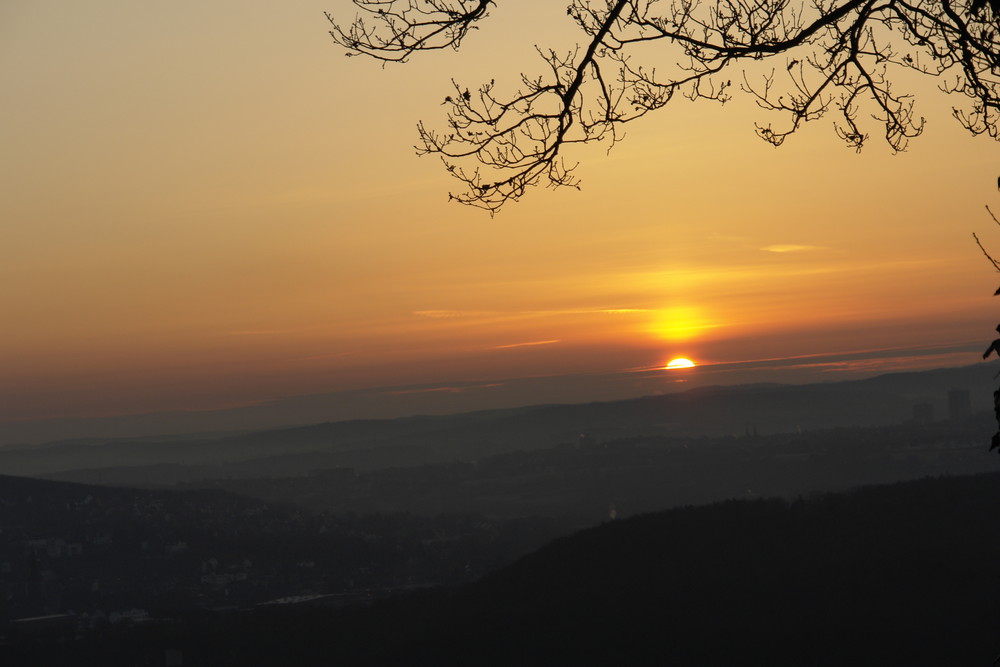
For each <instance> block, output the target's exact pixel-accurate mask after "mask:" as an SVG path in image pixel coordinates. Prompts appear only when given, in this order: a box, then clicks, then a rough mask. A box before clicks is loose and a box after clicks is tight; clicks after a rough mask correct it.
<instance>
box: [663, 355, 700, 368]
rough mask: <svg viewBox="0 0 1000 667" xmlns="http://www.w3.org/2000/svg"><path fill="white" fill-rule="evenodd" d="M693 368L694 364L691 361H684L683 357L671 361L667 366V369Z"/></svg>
mask: <svg viewBox="0 0 1000 667" xmlns="http://www.w3.org/2000/svg"><path fill="white" fill-rule="evenodd" d="M693 367H694V362H693V361H691V360H690V359H684V358H683V357H680V358H678V359H671V360H670V363H669V364H667V368H668V369H673V368H693Z"/></svg>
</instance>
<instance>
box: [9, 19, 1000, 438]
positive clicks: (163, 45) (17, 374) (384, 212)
mask: <svg viewBox="0 0 1000 667" xmlns="http://www.w3.org/2000/svg"><path fill="white" fill-rule="evenodd" d="M501 4H502V7H501V8H500V9H497V10H495V11H494V15H495V20H493V21H489V22H487V23H484V24H483V29H482V30H480V31H478V32H477V33H473V34H472V35H471V36H470V38H469V39H468V41H467V45H466V48H465V49H464V50H463V55H462V56H461V57H457V56H456V55H455V54H454V53H451V52H443V53H435V54H428V55H426V56H425V57H423V58H418V59H415V60H414V61H413V62H412V63H410V64H409V65H406V66H402V67H399V66H396V67H393V66H390V67H387V68H385V69H382V68H380V67H379V66H378V65H377V64H375V63H372V62H367V61H364V60H362V59H359V58H345V57H344V55H343V50H342V49H341V48H339V47H336V46H334V45H333V44H332V43H331V40H330V38H329V36H328V35H327V33H326V30H327V28H328V25H327V24H326V21H325V19H324V17H323V11H324V10H329V11H331V12H334V13H335V14H338V15H341V16H344V17H350V16H351V15H353V9H352V7H350V6H349V5H348V3H346V2H345V1H344V0H326V1H325V2H315V1H311V0H310V1H307V0H291V1H289V2H281V3H275V2H263V1H261V0H240V1H239V2H237V1H235V0H225V1H223V0H220V1H218V2H211V3H194V2H180V3H171V4H168V5H163V4H155V5H154V4H149V3H135V2H125V1H123V0H119V1H117V2H115V1H108V0H97V1H95V2H89V3H80V2H70V1H69V0H57V1H53V2H44V3H42V2H33V1H28V0H8V1H7V2H4V3H3V4H2V5H0V89H2V90H3V94H4V103H3V104H2V105H0V144H2V145H3V147H4V149H3V153H2V156H0V232H2V239H3V240H2V242H0V272H2V282H0V312H2V313H3V326H2V327H0V383H2V384H0V410H2V412H0V421H22V420H32V419H42V418H50V417H88V416H102V415H115V414H128V413H139V412H153V411H164V410H210V409H218V408H225V407H232V406H239V405H247V404H253V403H256V402H260V401H266V400H271V399H274V398H277V397H282V396H294V395H303V394H316V393H324V392H334V391H345V390H358V389H365V388H372V387H393V386H396V387H398V386H417V387H420V386H432V387H433V388H437V387H438V386H439V385H441V383H463V382H464V383H470V382H473V383H490V382H494V381H500V380H503V379H507V378H530V377H546V376H548V377H552V376H562V375H567V376H570V377H568V378H567V380H566V382H567V383H568V384H567V385H566V386H567V387H569V386H571V385H572V384H573V383H574V379H573V376H581V375H602V374H611V375H614V374H620V375H621V377H624V378H627V377H628V373H629V372H631V371H637V370H638V371H645V370H648V369H650V368H653V367H656V366H658V365H663V364H665V363H666V362H667V361H668V360H669V359H671V358H674V357H678V356H683V357H689V358H691V359H693V360H695V361H696V362H697V363H698V364H699V368H696V369H692V370H691V371H683V372H686V373H688V376H686V377H685V378H684V379H686V380H689V381H694V380H696V379H697V378H699V377H701V378H703V380H704V381H712V382H727V381H739V382H749V381H766V380H771V379H782V380H792V381H795V380H799V381H803V382H804V381H815V380H817V379H841V378H846V377H854V376H856V375H859V374H865V375H870V374H874V373H877V372H882V371H886V370H898V369H906V368H924V367H932V366H941V365H951V364H964V363H974V362H975V360H976V358H977V351H979V350H981V349H982V348H983V347H985V343H986V342H987V341H988V339H989V338H990V337H991V333H992V328H993V323H994V320H995V319H996V317H995V315H994V314H992V313H991V308H992V306H993V305H994V304H993V303H992V302H991V301H990V295H991V294H992V292H993V289H994V288H995V287H996V285H995V284H994V283H995V282H996V278H995V276H994V275H993V273H991V267H990V266H989V265H988V264H987V263H986V262H985V261H984V259H983V258H982V256H981V255H980V254H979V250H978V249H977V248H976V247H975V245H974V244H973V241H972V238H971V232H972V231H980V232H982V236H983V237H984V239H985V241H986V242H987V244H989V243H991V242H993V243H994V247H995V248H1000V229H997V228H995V227H994V226H993V222H992V221H991V220H990V219H989V217H988V216H987V214H986V212H985V211H984V208H983V206H984V204H990V203H995V202H996V199H997V197H996V194H995V190H994V188H995V183H996V175H997V174H996V169H997V161H996V156H997V155H998V149H1000V146H998V145H997V144H996V143H995V142H993V141H992V140H990V139H987V138H972V137H969V136H967V135H966V134H965V133H963V131H962V130H961V129H960V128H959V127H958V126H957V124H956V123H955V122H954V121H953V120H952V119H951V118H950V111H949V105H950V104H951V103H953V102H957V100H950V99H948V98H947V97H945V96H944V95H942V94H940V93H938V92H937V91H936V90H935V88H934V85H935V84H934V82H918V84H917V88H916V90H917V92H918V105H919V113H920V114H921V115H924V116H926V117H927V118H928V123H927V130H926V133H925V136H923V137H922V138H920V139H918V140H916V141H914V142H913V144H912V145H911V148H910V150H909V151H907V152H906V153H903V154H900V155H891V154H890V151H889V149H888V148H887V147H886V146H885V145H884V144H882V143H880V142H879V138H878V136H877V135H878V129H877V128H872V129H873V132H872V133H873V136H872V138H871V140H870V144H869V145H868V147H867V148H866V149H865V151H864V152H863V153H861V154H860V155H858V154H855V153H854V152H853V151H851V150H848V149H847V148H845V147H843V146H842V145H840V144H839V143H838V140H837V139H836V137H835V136H834V134H833V128H832V120H831V119H824V120H821V121H819V122H816V123H812V124H811V125H810V126H807V127H806V128H805V130H804V131H802V132H801V134H799V135H796V136H793V137H792V138H791V139H789V140H788V141H787V142H786V145H785V146H784V147H782V148H781V149H774V148H772V147H771V146H769V145H767V144H765V143H764V142H762V141H761V140H760V139H758V138H757V137H756V136H755V135H754V133H753V122H754V120H764V121H773V122H775V123H780V122H782V120H783V119H780V118H768V117H766V114H765V112H763V111H760V110H758V109H756V108H755V107H754V106H753V105H752V104H750V103H749V102H747V101H746V100H741V99H737V100H735V101H733V102H732V103H730V104H727V105H726V106H725V107H717V106H713V105H711V104H708V103H699V104H692V103H689V102H687V101H686V100H678V101H676V102H673V103H671V105H669V106H668V107H667V108H666V109H664V110H663V111H661V112H659V113H657V114H655V115H653V116H651V117H649V118H648V119H645V120H643V121H642V122H639V123H636V124H634V125H633V126H631V127H630V128H629V132H628V137H627V138H626V140H625V142H624V143H622V144H621V145H619V146H618V147H616V148H615V149H614V150H613V151H612V152H611V153H610V154H606V153H605V151H604V150H603V149H602V148H600V147H594V148H591V149H581V150H578V151H576V152H574V153H572V154H571V158H574V159H576V158H578V159H580V160H581V162H582V164H581V168H580V172H579V174H580V176H581V177H582V179H583V189H582V191H579V192H578V191H575V190H562V191H551V190H545V189H536V190H535V191H532V192H530V193H529V196H528V197H526V198H525V200H524V201H523V202H521V203H519V204H517V205H513V206H510V207H509V208H508V209H506V210H504V211H502V212H501V214H500V215H499V216H497V217H496V218H495V219H490V218H489V217H488V216H487V215H485V214H484V213H482V212H480V211H477V210H472V209H468V208H463V207H460V206H458V205H455V204H449V203H448V201H447V192H448V190H449V188H452V187H454V186H453V184H452V183H451V182H450V180H449V178H448V177H447V175H446V174H445V172H444V170H443V169H442V168H441V165H440V163H439V162H437V161H436V160H434V159H418V158H417V157H415V155H414V152H413V150H412V145H413V143H414V141H415V138H416V135H415V131H414V127H415V123H416V122H417V120H420V119H425V120H426V121H427V122H428V123H429V124H431V125H438V126H440V124H441V120H442V118H443V113H444V109H445V108H444V107H443V106H442V104H441V103H442V101H443V99H444V97H445V95H447V94H448V93H449V76H454V77H455V78H456V79H457V80H458V81H460V82H462V83H463V85H466V84H467V85H469V86H471V87H475V86H476V85H477V84H479V83H480V82H482V81H485V80H489V79H491V78H495V79H496V80H497V81H498V83H504V82H511V83H513V82H514V81H515V78H516V77H517V75H518V72H519V71H521V70H525V71H531V72H534V71H539V72H540V71H541V69H540V65H539V61H538V58H537V56H536V55H535V54H534V51H533V49H532V45H533V44H535V43H539V44H544V45H552V46H555V47H559V48H564V47H568V46H570V45H571V44H572V40H573V39H574V34H573V32H572V29H571V26H569V24H568V19H567V17H566V16H565V8H564V7H563V5H562V4H561V3H558V2H556V3H532V2H528V1H527V0H524V1H521V0H518V1H515V2H504V3H501ZM525 16H527V17H529V19H528V20H525V19H524V17H525ZM534 19H537V20H538V22H539V23H538V24H537V25H533V24H532V20H534ZM553 25H555V26H561V29H563V30H562V31H561V32H560V30H559V29H554V28H553ZM779 367H780V369H781V370H782V374H781V375H780V376H779V375H776V374H775V369H776V368H779ZM713 368H715V369H718V372H716V373H714V374H712V373H711V372H709V371H711V369H713ZM723 371H726V372H723ZM730 371H731V372H730ZM737 371H738V372H737ZM793 371H794V372H793ZM671 373H674V372H671ZM699 373H701V375H699ZM796 373H797V374H796ZM640 375H642V377H643V378H645V380H644V382H643V383H642V385H641V386H639V385H636V386H635V387H634V388H633V389H629V386H630V385H629V384H628V382H623V383H621V388H620V392H621V394H622V395H625V394H628V393H629V392H630V391H635V392H646V393H648V392H649V391H650V390H651V389H652V390H658V389H657V387H656V386H655V382H654V383H653V384H650V381H649V377H648V373H640ZM662 377H663V381H662V382H663V386H662V387H661V388H660V389H662V390H668V389H670V388H671V387H672V386H674V385H676V380H677V379H678V377H677V376H676V375H671V374H670V373H666V372H664V373H663V375H662ZM557 384H558V383H557ZM546 386H548V387H550V389H551V387H552V386H553V385H552V383H548V384H547V385H546ZM566 396H567V397H569V396H572V397H573V398H577V397H576V396H575V395H572V394H571V393H570V392H569V391H567V393H566ZM540 398H544V399H545V400H552V399H558V398H559V392H558V391H553V392H550V394H549V395H547V396H545V397H539V396H533V395H530V394H528V393H526V394H525V395H524V396H523V397H518V400H519V401H520V402H521V403H524V404H528V403H532V402H534V401H536V400H539V399H540ZM372 400H373V401H377V395H375V398H373V399H372ZM472 407H474V406H472ZM481 407H485V406H481ZM394 409H395V410H397V411H398V412H406V406H405V405H404V406H402V407H400V406H399V405H398V404H396V407H395V408H394ZM421 409H433V406H430V407H428V406H427V405H423V404H422V405H421ZM361 412H364V410H361ZM367 412H370V413H372V414H377V413H378V408H377V405H374V404H373V405H372V406H371V407H370V409H369V410H367Z"/></svg>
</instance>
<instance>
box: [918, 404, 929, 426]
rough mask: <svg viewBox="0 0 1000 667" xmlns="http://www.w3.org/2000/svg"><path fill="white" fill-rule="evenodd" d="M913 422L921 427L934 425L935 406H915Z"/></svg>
mask: <svg viewBox="0 0 1000 667" xmlns="http://www.w3.org/2000/svg"><path fill="white" fill-rule="evenodd" d="M913 421H914V423H916V424H920V425H921V426H926V425H927V424H933V423H934V406H933V405H931V404H930V403H917V404H916V405H914V406H913Z"/></svg>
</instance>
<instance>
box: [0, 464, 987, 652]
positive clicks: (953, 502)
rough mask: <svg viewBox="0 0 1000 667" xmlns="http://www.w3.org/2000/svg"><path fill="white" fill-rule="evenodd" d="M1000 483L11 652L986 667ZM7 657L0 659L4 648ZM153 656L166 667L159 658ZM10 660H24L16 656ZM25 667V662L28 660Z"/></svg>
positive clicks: (763, 515)
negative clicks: (355, 601) (429, 587)
mask: <svg viewBox="0 0 1000 667" xmlns="http://www.w3.org/2000/svg"><path fill="white" fill-rule="evenodd" d="M998 505H1000V474H989V475H981V476H976V477H966V478H942V479H928V480H923V481H918V482H908V483H900V484H895V485H891V486H885V487H876V488H868V489H864V490H861V491H857V492H854V493H849V494H841V495H830V496H822V497H815V498H809V499H805V500H798V501H795V502H784V501H777V500H758V501H739V502H737V501H730V502H725V503H720V504H715V505H711V506H706V507H694V508H683V509H677V510H672V511H668V512H662V513H657V514H648V515H641V516H636V517H634V518H631V519H627V520H622V521H617V522H610V523H606V524H604V525H602V526H599V527H596V528H593V529H590V530H586V531H583V532H581V533H578V534H576V535H573V536H571V537H566V538H562V539H559V540H556V541H555V542H552V543H551V544H549V545H548V546H547V547H545V548H543V549H541V550H539V551H537V552H535V553H534V554H532V555H530V556H527V557H524V558H522V559H521V560H519V561H518V562H517V563H515V564H514V565H512V566H510V567H508V568H506V569H503V570H501V571H498V572H496V573H495V574H492V575H489V576H487V577H485V578H483V579H481V580H480V581H478V582H476V583H474V584H471V585H467V586H465V587H462V588H458V589H455V590H453V591H450V592H448V591H436V592H435V591H431V592H425V593H421V594H416V595H410V596H407V597H403V598H397V599H391V600H384V601H381V602H377V603H375V604H374V605H372V606H370V607H368V608H363V609H345V610H339V611H332V610H323V609H312V610H309V609H299V610H284V612H281V611H280V610H269V611H266V612H265V611H260V610H258V611H257V612H253V613H249V612H248V613H245V614H243V615H241V616H232V615H230V616H225V617H223V616H214V617H206V616H202V617H200V618H198V619H188V620H187V621H185V622H184V623H180V622H178V623H175V624H173V625H170V626H164V627H160V628H158V627H156V626H152V627H146V628H142V629H135V630H132V631H124V630H123V631H121V632H119V633H118V634H113V635H109V636H108V637H107V638H106V639H104V640H98V639H95V638H91V639H89V640H87V641H83V642H77V643H75V644H71V645H67V646H61V647H60V646H46V647H35V648H34V649H33V650H31V651H30V652H27V648H26V647H20V648H19V649H18V650H19V651H21V652H20V653H17V652H13V653H12V657H14V658H19V659H23V658H25V657H30V658H32V659H37V661H38V662H39V664H60V661H61V660H63V659H64V658H65V657H66V655H68V653H67V651H69V650H72V655H73V658H74V660H73V662H74V664H110V665H115V664H163V662H162V660H163V656H164V655H167V653H166V652H167V651H168V650H169V651H172V653H171V655H175V656H176V655H183V656H184V663H183V664H185V665H248V664H254V665H279V664H280V665H335V664H349V665H435V666H440V665H505V666H507V665H509V666H512V667H513V666H524V665H538V666H542V665H544V666H546V667H552V666H559V665H565V666H570V665H572V666H578V665H601V666H606V665H674V666H691V667H706V666H715V665H718V666H723V665H725V666H731V665H761V666H766V667H783V666H787V667H803V666H826V665H829V666H831V667H832V666H834V665H836V666H838V667H840V666H843V665H871V666H876V665H877V666H879V667H886V666H895V665H899V666H904V665H905V666H907V667H913V666H924V665H925V666H927V667H931V666H933V667H940V666H942V665H989V664H992V661H993V659H994V657H995V656H996V654H997V653H998V651H1000V613H998V605H1000V579H998V575H997V571H996V563H997V557H998V555H1000V528H998V522H997V517H996V514H995V511H996V509H995V508H996V507H998ZM0 657H2V656H0ZM157 659H158V660H159V661H160V662H157ZM10 664H13V663H10ZM18 664H21V663H18Z"/></svg>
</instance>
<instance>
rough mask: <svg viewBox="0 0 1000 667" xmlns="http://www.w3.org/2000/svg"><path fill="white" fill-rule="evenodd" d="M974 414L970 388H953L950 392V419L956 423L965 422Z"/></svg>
mask: <svg viewBox="0 0 1000 667" xmlns="http://www.w3.org/2000/svg"><path fill="white" fill-rule="evenodd" d="M971 415H972V401H971V400H970V399H969V390H968V389H952V390H950V391H949V392H948V419H950V420H951V421H952V422H954V423H958V422H964V421H965V420H966V419H968V418H969V417H970V416H971Z"/></svg>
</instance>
